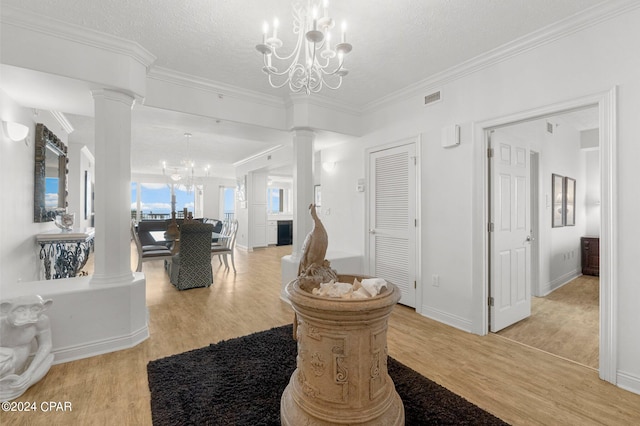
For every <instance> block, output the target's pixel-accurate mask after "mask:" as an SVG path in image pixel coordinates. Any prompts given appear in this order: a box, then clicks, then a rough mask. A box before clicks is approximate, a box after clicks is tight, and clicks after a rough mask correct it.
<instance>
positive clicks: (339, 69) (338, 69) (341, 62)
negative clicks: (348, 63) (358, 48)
mask: <svg viewBox="0 0 640 426" xmlns="http://www.w3.org/2000/svg"><path fill="white" fill-rule="evenodd" d="M327 65H329V64H327ZM343 67H344V56H343V57H342V59H340V62H339V63H338V66H337V67H336V69H334V70H333V71H325V69H324V68H323V69H322V73H323V74H324V75H335V74H337V73H338V72H339V71H341V70H342V69H343Z"/></svg>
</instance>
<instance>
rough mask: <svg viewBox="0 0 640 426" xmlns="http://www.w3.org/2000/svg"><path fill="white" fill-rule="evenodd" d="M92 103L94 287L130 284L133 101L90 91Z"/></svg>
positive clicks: (120, 95) (114, 93)
mask: <svg viewBox="0 0 640 426" xmlns="http://www.w3.org/2000/svg"><path fill="white" fill-rule="evenodd" d="M92 94H93V99H94V102H95V132H96V133H95V160H96V167H95V179H96V180H95V253H94V255H95V272H94V275H93V278H92V280H91V283H92V284H118V283H123V282H131V281H132V280H133V273H132V272H131V237H130V226H131V218H130V216H131V215H130V205H131V199H130V197H131V195H130V185H131V108H132V106H133V103H134V98H133V97H132V96H131V95H128V94H125V93H122V92H117V91H114V90H109V89H103V90H95V91H93V92H92Z"/></svg>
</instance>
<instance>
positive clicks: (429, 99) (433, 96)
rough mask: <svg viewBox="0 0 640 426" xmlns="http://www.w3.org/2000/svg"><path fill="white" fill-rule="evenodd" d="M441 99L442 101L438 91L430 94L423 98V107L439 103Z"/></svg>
mask: <svg viewBox="0 0 640 426" xmlns="http://www.w3.org/2000/svg"><path fill="white" fill-rule="evenodd" d="M441 99H442V96H441V93H440V91H439V90H438V91H437V92H433V93H432V94H430V95H427V96H425V97H424V104H425V105H430V104H433V103H435V102H438V101H440V100H441Z"/></svg>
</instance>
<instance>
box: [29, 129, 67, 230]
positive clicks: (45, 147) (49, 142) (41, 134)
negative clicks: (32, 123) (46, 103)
mask: <svg viewBox="0 0 640 426" xmlns="http://www.w3.org/2000/svg"><path fill="white" fill-rule="evenodd" d="M35 147H36V154H35V174H34V178H35V181H34V184H35V185H34V192H33V221H34V222H50V221H52V220H55V218H56V214H59V213H61V212H64V211H65V209H66V208H67V173H68V169H67V162H68V160H67V146H66V145H65V144H64V143H63V142H62V141H61V140H60V139H58V137H57V136H56V135H54V134H53V133H52V132H51V131H50V130H49V129H47V127H46V126H45V125H44V124H42V123H38V124H37V125H36V141H35Z"/></svg>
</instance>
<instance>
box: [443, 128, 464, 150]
mask: <svg viewBox="0 0 640 426" xmlns="http://www.w3.org/2000/svg"><path fill="white" fill-rule="evenodd" d="M458 145H460V126H458V125H457V124H453V125H451V126H445V127H443V128H442V146H443V147H444V148H451V147H453V146H458Z"/></svg>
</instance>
